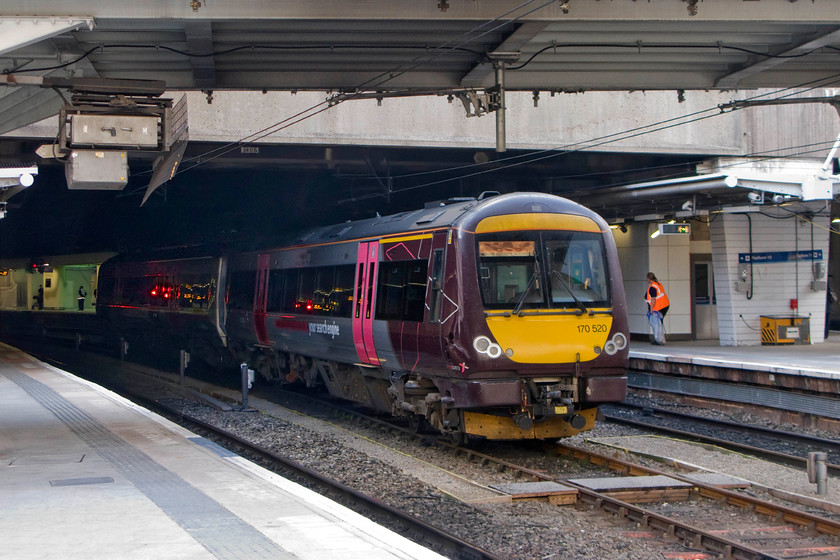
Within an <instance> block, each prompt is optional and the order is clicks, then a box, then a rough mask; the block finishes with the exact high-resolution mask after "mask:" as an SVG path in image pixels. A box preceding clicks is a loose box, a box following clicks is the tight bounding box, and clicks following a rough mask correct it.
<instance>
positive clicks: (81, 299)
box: [76, 286, 87, 311]
mask: <svg viewBox="0 0 840 560" xmlns="http://www.w3.org/2000/svg"><path fill="white" fill-rule="evenodd" d="M86 297H87V292H86V291H85V288H84V287H83V286H79V297H77V298H76V300H77V301H78V302H79V311H84V310H85V298H86Z"/></svg>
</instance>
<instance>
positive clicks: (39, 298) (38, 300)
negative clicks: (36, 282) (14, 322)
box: [32, 286, 44, 309]
mask: <svg viewBox="0 0 840 560" xmlns="http://www.w3.org/2000/svg"><path fill="white" fill-rule="evenodd" d="M32 299H34V300H35V303H34V304H33V305H32V309H36V308H37V309H44V286H38V294H37V295H36V296H33V298H32Z"/></svg>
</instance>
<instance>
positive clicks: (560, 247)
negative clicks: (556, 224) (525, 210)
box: [543, 231, 610, 307]
mask: <svg viewBox="0 0 840 560" xmlns="http://www.w3.org/2000/svg"><path fill="white" fill-rule="evenodd" d="M543 238H544V240H545V256H546V267H547V273H548V277H549V282H550V286H551V288H550V292H551V296H550V299H551V304H552V307H571V306H573V305H579V304H580V303H581V302H582V303H583V304H584V305H586V306H587V307H609V306H610V291H609V282H608V281H607V270H606V264H605V260H606V259H605V255H604V244H603V242H602V240H601V236H600V235H599V234H597V233H587V232H565V231H564V232H546V233H543Z"/></svg>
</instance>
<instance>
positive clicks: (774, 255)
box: [738, 249, 823, 264]
mask: <svg viewBox="0 0 840 560" xmlns="http://www.w3.org/2000/svg"><path fill="white" fill-rule="evenodd" d="M821 260H823V252H822V249H814V250H813V251H769V252H766V253H738V262H739V263H753V264H764V263H785V262H794V261H821Z"/></svg>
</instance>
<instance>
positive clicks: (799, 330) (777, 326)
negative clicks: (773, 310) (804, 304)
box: [761, 315, 811, 345]
mask: <svg viewBox="0 0 840 560" xmlns="http://www.w3.org/2000/svg"><path fill="white" fill-rule="evenodd" d="M761 344H762V345H773V344H811V319H810V318H809V317H796V316H791V315H762V316H761Z"/></svg>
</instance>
